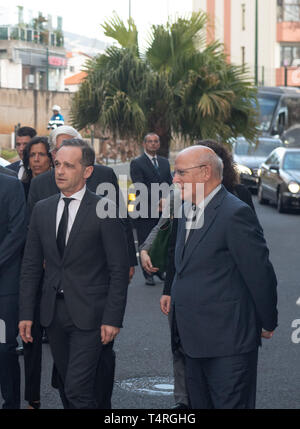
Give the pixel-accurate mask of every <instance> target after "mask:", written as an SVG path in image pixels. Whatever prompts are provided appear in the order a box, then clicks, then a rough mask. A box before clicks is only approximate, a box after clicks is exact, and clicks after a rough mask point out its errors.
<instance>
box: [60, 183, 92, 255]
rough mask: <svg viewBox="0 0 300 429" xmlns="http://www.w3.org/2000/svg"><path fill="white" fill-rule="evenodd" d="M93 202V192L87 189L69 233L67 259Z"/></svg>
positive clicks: (66, 250) (65, 253)
mask: <svg viewBox="0 0 300 429" xmlns="http://www.w3.org/2000/svg"><path fill="white" fill-rule="evenodd" d="M91 203H92V200H91V193H90V191H89V190H88V189H87V190H86V192H85V194H84V197H83V199H82V201H81V204H80V207H79V209H78V212H77V215H76V218H75V220H74V223H73V226H72V229H71V232H70V235H69V239H68V243H67V246H66V248H65V252H64V257H63V259H65V258H66V257H67V255H68V253H69V250H70V248H71V247H72V244H73V242H74V240H75V238H76V236H77V234H78V232H79V231H80V229H81V226H82V224H83V222H84V221H85V220H86V218H87V214H88V210H89V206H90V204H91Z"/></svg>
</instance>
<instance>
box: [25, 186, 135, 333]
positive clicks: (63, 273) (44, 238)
mask: <svg viewBox="0 0 300 429" xmlns="http://www.w3.org/2000/svg"><path fill="white" fill-rule="evenodd" d="M59 198H60V196H59V195H54V196H52V197H50V198H48V199H46V200H42V201H40V202H38V203H37V204H36V206H35V207H34V210H33V213H32V216H31V222H30V227H29V232H28V238H27V242H26V246H25V253H24V259H23V264H22V274H21V288H20V320H33V316H34V309H35V304H36V295H37V292H38V290H39V287H40V279H41V277H42V274H43V262H44V261H45V274H44V279H43V282H42V298H41V307H40V313H41V324H42V325H43V326H44V327H48V326H49V325H50V324H51V321H52V318H53V314H54V310H55V300H56V293H57V290H58V288H59V287H60V288H61V289H63V291H64V294H65V303H66V306H67V308H68V311H69V313H70V317H71V319H72V321H73V323H74V324H75V325H76V326H77V327H78V328H79V329H83V330H92V329H98V328H100V326H101V324H107V325H111V326H116V327H121V326H122V320H123V315H124V311H125V305H126V295H127V286H128V276H129V259H128V251H127V241H126V236H125V231H124V227H123V224H122V223H121V221H120V220H119V219H118V218H115V219H110V218H106V219H100V218H99V217H98V216H97V210H96V207H97V204H98V202H99V201H100V200H101V197H99V196H97V195H96V194H94V193H93V192H90V191H89V190H87V191H86V193H85V195H84V198H83V200H82V202H81V205H80V207H79V210H78V213H77V216H76V218H75V221H74V224H73V227H72V230H71V233H70V237H69V240H68V243H67V247H66V249H65V253H64V257H63V259H61V257H60V254H59V252H58V249H57V244H56V212H57V205H58V202H59Z"/></svg>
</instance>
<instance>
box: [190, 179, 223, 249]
mask: <svg viewBox="0 0 300 429" xmlns="http://www.w3.org/2000/svg"><path fill="white" fill-rule="evenodd" d="M221 187H222V185H218V186H217V187H216V188H215V189H214V190H213V191H212V192H211V193H210V194H208V195H207V197H206V198H204V200H203V201H201V202H200V203H199V204H198V206H197V209H196V212H197V217H196V219H194V218H193V215H195V211H194V210H193V208H192V206H191V208H190V211H189V214H188V216H187V220H186V225H185V227H186V235H185V242H187V239H188V237H189V234H190V231H191V229H201V228H202V226H203V225H204V215H205V208H206V207H207V206H208V204H209V203H210V202H211V200H212V199H213V198H214V196H215V195H217V193H218V192H219V191H220V189H221Z"/></svg>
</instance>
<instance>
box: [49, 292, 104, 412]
mask: <svg viewBox="0 0 300 429" xmlns="http://www.w3.org/2000/svg"><path fill="white" fill-rule="evenodd" d="M46 331H47V334H48V338H49V344H50V347H51V351H52V355H53V358H54V363H55V366H56V367H57V371H58V373H59V376H60V377H61V380H62V382H63V385H64V394H65V396H66V399H67V401H68V404H69V406H70V408H73V409H96V408H98V404H97V400H96V393H95V378H96V372H97V366H98V362H99V361H100V357H101V354H102V351H103V346H102V343H101V336H100V326H99V329H95V330H81V329H79V328H77V327H76V326H75V325H74V323H73V322H72V320H71V318H70V316H69V313H68V310H67V307H66V305H65V301H64V299H57V301H56V310H55V315H54V318H53V321H52V323H51V325H50V326H49V327H48V328H47V329H46Z"/></svg>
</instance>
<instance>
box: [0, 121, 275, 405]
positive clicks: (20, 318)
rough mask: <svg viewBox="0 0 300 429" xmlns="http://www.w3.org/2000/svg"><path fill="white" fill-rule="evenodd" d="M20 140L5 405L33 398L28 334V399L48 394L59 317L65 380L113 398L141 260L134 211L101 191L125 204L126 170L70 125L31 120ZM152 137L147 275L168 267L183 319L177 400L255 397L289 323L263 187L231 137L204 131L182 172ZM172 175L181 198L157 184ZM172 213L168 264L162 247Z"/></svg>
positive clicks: (7, 295)
mask: <svg viewBox="0 0 300 429" xmlns="http://www.w3.org/2000/svg"><path fill="white" fill-rule="evenodd" d="M16 149H17V152H18V155H19V157H20V160H19V161H17V162H16V163H13V164H11V165H9V167H8V168H6V169H4V168H3V169H1V170H0V207H1V210H0V319H1V320H3V321H4V322H5V327H6V341H5V342H4V343H1V344H0V386H1V393H2V397H3V399H4V404H3V408H11V409H18V408H20V402H21V395H20V367H19V362H18V356H17V353H16V347H17V336H18V334H19V335H20V337H21V339H22V342H23V348H24V373H25V400H26V401H27V402H28V408H31V409H39V408H40V407H41V397H40V396H41V395H40V390H41V371H42V365H41V362H42V359H41V357H42V337H43V331H44V330H45V331H46V334H47V337H48V341H49V345H50V349H51V352H52V356H53V362H54V363H53V371H52V380H51V383H52V386H53V387H54V388H57V389H58V390H59V394H60V398H61V401H62V404H63V407H64V408H65V409H109V408H111V397H112V392H113V385H114V373H115V353H114V350H113V345H114V340H115V338H116V337H117V335H118V334H119V332H120V329H121V328H122V323H123V317H124V313H125V308H126V300H127V288H128V285H129V283H130V281H131V279H132V277H133V276H134V273H135V267H136V266H137V264H138V261H137V257H136V248H135V243H134V235H133V224H132V222H131V220H130V217H129V216H128V217H126V218H124V217H121V216H116V217H107V216H106V217H105V216H100V215H99V210H97V207H98V204H99V201H101V203H103V202H104V203H107V204H115V205H116V206H117V205H118V202H119V201H120V200H119V197H120V189H119V185H118V180H117V177H116V175H115V173H114V172H113V170H112V169H111V168H109V167H106V166H102V165H97V164H95V153H94V150H93V149H92V148H91V147H90V145H89V144H88V143H87V142H85V141H84V140H83V139H82V138H81V135H80V133H79V132H78V131H77V130H75V129H74V128H72V127H70V126H67V125H62V126H59V127H58V128H56V129H54V130H53V131H51V133H50V135H49V137H40V136H37V135H36V131H35V130H34V129H32V128H31V127H22V128H20V129H19V130H18V135H17V137H16ZM143 149H144V150H143V154H142V155H141V156H140V157H138V158H136V159H134V160H133V161H132V162H131V165H130V175H131V179H132V182H133V184H135V185H137V184H144V185H145V187H146V188H147V190H148V193H147V201H140V204H143V203H145V204H147V208H148V209H147V216H144V217H140V218H138V219H136V220H135V222H134V227H135V228H136V231H137V238H138V245H139V255H140V264H141V266H142V270H143V274H144V277H145V283H146V285H147V286H155V276H157V277H158V278H159V280H160V281H164V282H165V284H164V290H163V294H162V297H161V300H160V307H161V311H162V312H163V313H164V314H165V315H167V316H168V319H169V325H170V335H171V343H172V354H173V367H174V399H175V406H174V408H177V409H188V408H191V409H203V408H254V407H255V395H256V373H257V356H258V348H259V346H260V345H261V338H265V339H270V338H272V336H273V333H274V330H275V328H276V326H277V294H276V286H277V281H276V275H275V273H274V270H273V267H272V264H271V262H270V261H269V252H268V248H267V245H266V242H265V239H264V235H263V231H262V228H261V226H260V223H259V221H258V218H257V216H256V213H255V210H254V206H253V203H252V199H251V194H250V193H249V192H248V190H247V189H246V188H245V187H243V186H242V185H240V184H239V181H238V176H237V173H236V170H235V167H234V163H233V160H232V157H231V154H230V152H229V151H228V150H227V149H226V148H225V146H224V145H222V144H219V143H217V142H214V141H200V142H198V144H196V145H194V146H191V147H189V148H186V149H184V150H183V151H181V152H180V153H179V154H178V155H177V157H176V160H175V168H174V173H173V174H171V168H170V164H169V161H168V160H167V159H166V158H164V157H161V156H159V155H158V152H159V149H160V140H159V136H158V135H156V134H155V133H149V134H147V135H146V136H145V138H144V141H143ZM13 176H14V177H13ZM101 183H109V184H111V185H113V187H114V188H115V190H116V201H113V202H111V201H109V200H108V199H107V195H105V194H104V195H97V194H96V190H97V187H98V185H99V184H101ZM172 183H173V184H174V185H175V188H174V189H172V190H171V192H170V194H169V196H168V197H167V199H165V198H163V196H162V194H161V193H159V194H158V195H154V194H153V192H152V185H153V184H158V185H162V184H167V185H168V186H170V185H171V184H172ZM170 189H171V188H170ZM199 189H200V191H199ZM120 198H121V197H120ZM175 200H177V203H175ZM178 201H179V204H178ZM153 206H155V207H157V211H158V213H159V215H158V216H155V217H154V216H153V212H152V211H151V210H150V208H152V207H153ZM166 206H169V210H168V211H167V212H168V214H167V215H166V214H165V213H166V211H165V207H166ZM166 225H168V237H167V246H166V247H165V249H164V252H165V255H163V257H165V258H166V259H167V263H166V264H165V267H166V269H163V270H162V269H160V268H159V267H157V266H155V264H153V263H152V262H153V261H152V259H151V258H152V254H151V249H152V248H153V246H154V243H155V241H156V240H157V239H158V237H159V234H160V231H161V230H163V229H164V227H165V226H166ZM245 243H247V245H245ZM158 305H159V303H158Z"/></svg>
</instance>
